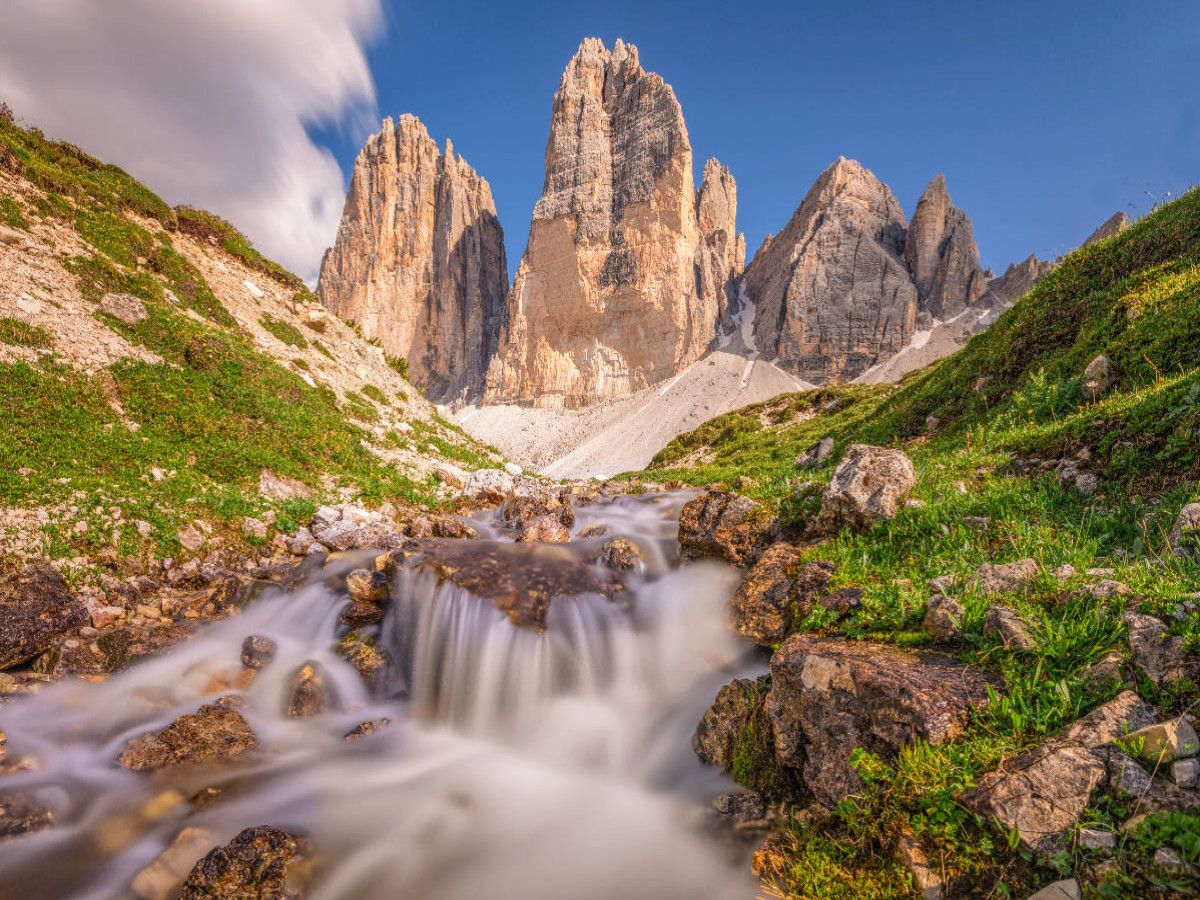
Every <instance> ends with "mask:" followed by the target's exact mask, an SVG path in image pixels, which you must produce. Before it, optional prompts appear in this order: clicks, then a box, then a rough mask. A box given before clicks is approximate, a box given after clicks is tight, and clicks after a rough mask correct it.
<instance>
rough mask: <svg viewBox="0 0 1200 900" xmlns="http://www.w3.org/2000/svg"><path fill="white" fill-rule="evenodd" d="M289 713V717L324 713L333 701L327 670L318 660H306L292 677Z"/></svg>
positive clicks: (305, 716) (304, 717)
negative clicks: (326, 675) (326, 674)
mask: <svg viewBox="0 0 1200 900" xmlns="http://www.w3.org/2000/svg"><path fill="white" fill-rule="evenodd" d="M288 694H289V696H290V697H291V700H289V701H288V707H287V715H288V718H289V719H307V718H309V717H311V716H317V715H320V714H321V713H323V712H324V711H325V709H326V707H328V706H329V705H331V703H332V700H333V698H332V690H331V688H330V687H329V686H328V685H327V684H326V678H325V670H324V669H323V668H322V666H321V664H320V663H318V662H306V663H305V664H304V665H302V666H301V667H300V668H299V669H297V670H296V671H295V672H294V673H293V674H292V677H291V679H290V687H289V689H288Z"/></svg>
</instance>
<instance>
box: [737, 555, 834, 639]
mask: <svg viewBox="0 0 1200 900" xmlns="http://www.w3.org/2000/svg"><path fill="white" fill-rule="evenodd" d="M836 571H837V566H836V565H835V564H834V563H831V562H826V561H824V560H817V561H815V562H811V563H809V564H808V565H806V566H804V567H803V568H800V552H799V551H798V550H797V549H796V548H795V547H793V546H792V545H790V544H785V543H778V544H772V545H771V546H770V548H768V549H767V551H766V553H764V554H763V555H762V558H761V559H760V560H759V561H758V562H757V563H755V565H754V568H752V569H751V570H750V571H749V572H748V573H747V574H746V577H745V579H743V581H742V584H741V586H740V587H739V588H738V589H737V592H736V593H735V594H734V595H733V598H732V599H731V600H730V601H729V616H730V621H731V622H732V624H733V627H734V629H735V630H736V631H737V633H738V634H739V635H741V636H742V637H744V638H745V639H746V640H749V641H753V642H754V643H756V644H758V645H759V646H762V647H773V646H774V645H776V644H778V643H779V642H780V641H782V640H783V639H784V638H786V637H787V636H788V634H790V633H791V632H792V631H794V630H795V628H796V627H797V626H798V625H799V623H800V622H802V621H803V620H804V619H805V617H806V616H807V615H808V614H809V613H810V612H812V608H813V604H814V603H815V602H816V599H817V597H818V596H819V595H820V594H821V593H822V592H824V591H825V590H826V588H828V587H829V582H830V580H831V579H832V578H833V575H834V573H835V572H836Z"/></svg>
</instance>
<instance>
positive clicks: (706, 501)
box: [679, 491, 779, 568]
mask: <svg viewBox="0 0 1200 900" xmlns="http://www.w3.org/2000/svg"><path fill="white" fill-rule="evenodd" d="M778 530H779V520H778V519H777V518H776V517H775V516H773V515H771V514H770V513H769V512H768V511H767V508H766V507H765V506H763V505H762V504H761V503H758V502H756V501H754V500H751V499H750V498H749V497H743V496H742V495H741V494H733V493H729V492H726V491H709V492H708V493H706V494H704V495H702V496H700V497H697V498H696V499H695V500H692V501H691V502H690V503H688V504H687V505H686V506H684V508H683V511H682V513H680V516H679V544H680V547H681V548H682V549H683V554H684V556H687V557H690V558H692V559H697V558H700V557H706V556H709V557H714V556H715V557H720V558H721V559H724V560H726V561H727V562H730V563H732V564H733V565H735V566H738V567H739V568H745V567H747V566H751V565H753V564H754V563H755V562H756V561H757V560H758V558H759V557H760V556H761V555H762V554H763V551H765V550H766V549H767V547H768V546H769V545H770V544H771V541H772V539H773V538H774V537H775V535H776V532H777V531H778Z"/></svg>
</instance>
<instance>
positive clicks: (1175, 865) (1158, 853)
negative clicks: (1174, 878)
mask: <svg viewBox="0 0 1200 900" xmlns="http://www.w3.org/2000/svg"><path fill="white" fill-rule="evenodd" d="M1154 865H1155V867H1156V868H1159V869H1164V870H1166V871H1174V870H1176V869H1182V868H1183V857H1181V856H1180V855H1179V853H1178V852H1177V851H1175V850H1173V849H1172V848H1170V847H1159V848H1158V849H1157V850H1155V851H1154Z"/></svg>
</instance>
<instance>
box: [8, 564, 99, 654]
mask: <svg viewBox="0 0 1200 900" xmlns="http://www.w3.org/2000/svg"><path fill="white" fill-rule="evenodd" d="M90 618H91V617H90V616H89V614H88V610H87V607H86V606H85V605H84V604H83V603H82V602H81V601H80V600H79V599H78V598H77V597H76V596H75V594H73V593H72V592H71V590H70V589H69V588H68V587H67V583H66V581H64V580H63V577H62V576H61V575H60V574H59V573H58V572H57V571H56V570H55V569H54V568H52V567H51V566H49V565H47V564H45V563H35V564H33V565H29V566H26V567H25V568H23V569H21V570H20V571H18V572H14V573H12V574H10V575H4V576H0V623H2V626H3V627H0V670H4V669H11V668H12V667H13V666H18V665H20V664H21V663H24V662H28V661H29V660H31V659H33V658H34V657H35V656H37V655H38V654H40V653H42V652H43V651H44V650H46V649H47V648H48V647H50V646H51V644H52V643H53V642H54V639H55V638H56V637H57V636H58V635H61V634H63V633H65V632H68V631H70V630H72V629H74V628H79V627H81V626H83V625H86V624H88V622H89V620H90Z"/></svg>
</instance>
